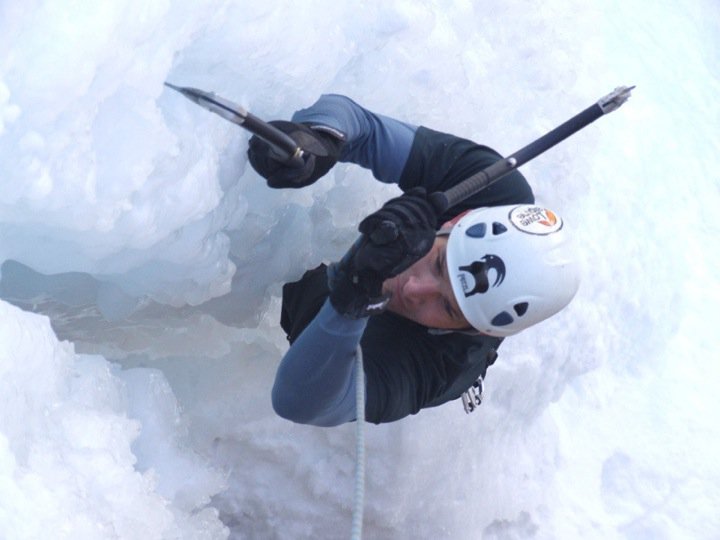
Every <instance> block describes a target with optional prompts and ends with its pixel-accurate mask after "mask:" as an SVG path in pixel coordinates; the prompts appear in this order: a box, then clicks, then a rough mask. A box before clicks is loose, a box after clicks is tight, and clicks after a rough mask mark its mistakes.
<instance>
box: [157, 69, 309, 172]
mask: <svg viewBox="0 0 720 540" xmlns="http://www.w3.org/2000/svg"><path fill="white" fill-rule="evenodd" d="M165 86H167V87H168V88H172V89H173V90H176V91H177V92H180V93H181V94H182V95H183V96H185V97H186V98H188V99H189V100H190V101H192V102H193V103H197V104H198V105H200V106H201V107H202V108H204V109H207V110H208V111H210V112H214V113H215V114H218V115H220V116H222V117H223V118H224V119H225V120H229V121H230V122H232V123H233V124H237V125H238V126H240V127H243V128H245V129H247V130H248V131H249V132H250V133H252V134H254V135H257V136H258V137H260V138H261V139H262V140H264V141H265V142H266V143H268V144H269V145H270V147H271V148H272V149H273V151H274V153H275V156H276V157H277V159H278V160H279V161H282V162H284V163H285V164H286V165H290V166H291V167H302V165H303V159H302V156H303V150H302V148H300V146H298V144H297V143H296V142H295V141H294V140H293V139H292V138H291V137H290V136H289V135H287V134H286V133H283V132H282V131H280V130H279V129H277V128H276V127H274V126H272V125H271V124H268V123H267V122H265V121H263V120H261V119H260V118H258V117H257V116H255V115H254V114H252V113H250V112H248V111H247V110H245V109H244V108H243V107H241V106H240V105H238V104H237V103H233V102H232V101H229V100H227V99H224V98H221V97H220V96H216V95H215V94H214V93H212V92H205V91H203V90H198V89H197V88H190V87H186V86H185V87H183V86H175V85H174V84H170V83H167V82H166V83H165Z"/></svg>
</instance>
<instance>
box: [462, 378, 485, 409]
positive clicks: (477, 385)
mask: <svg viewBox="0 0 720 540" xmlns="http://www.w3.org/2000/svg"><path fill="white" fill-rule="evenodd" d="M482 393H483V378H482V377H478V380H477V381H475V382H474V383H473V385H472V386H471V387H470V388H468V389H467V390H465V391H464V392H463V395H462V404H463V408H464V409H465V412H466V413H467V414H470V413H471V412H473V411H474V410H475V409H477V407H478V406H479V405H480V404H481V403H482Z"/></svg>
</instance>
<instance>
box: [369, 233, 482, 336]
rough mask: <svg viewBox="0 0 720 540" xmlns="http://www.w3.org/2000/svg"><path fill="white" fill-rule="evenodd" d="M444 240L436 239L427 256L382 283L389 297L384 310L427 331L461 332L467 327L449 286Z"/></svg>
mask: <svg viewBox="0 0 720 540" xmlns="http://www.w3.org/2000/svg"><path fill="white" fill-rule="evenodd" d="M446 248H447V236H436V237H435V243H434V244H433V247H432V249H430V252H429V253H428V254H427V255H425V256H424V257H423V258H422V259H420V260H419V261H417V262H416V263H415V264H413V265H412V266H411V267H410V268H408V269H407V270H405V271H404V272H403V273H402V274H398V275H397V276H395V277H394V278H390V279H388V280H385V282H384V283H383V292H384V293H391V294H392V296H391V298H390V303H389V304H388V307H387V309H388V310H389V311H392V312H393V313H395V314H397V315H400V316H402V317H405V318H406V319H410V320H411V321H415V322H417V323H419V324H422V325H423V326H427V327H429V328H442V329H449V330H450V329H452V330H460V329H465V328H469V327H470V323H468V322H467V320H466V319H465V317H463V315H462V312H461V311H460V308H459V307H458V303H457V301H456V300H455V295H454V294H453V291H452V286H451V285H450V278H449V277H448V274H447V264H446V262H445V251H446Z"/></svg>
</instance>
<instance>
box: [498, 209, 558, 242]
mask: <svg viewBox="0 0 720 540" xmlns="http://www.w3.org/2000/svg"><path fill="white" fill-rule="evenodd" d="M510 222H511V223H512V224H513V225H515V227H516V228H517V229H518V230H520V231H522V232H524V233H528V234H540V235H545V234H552V233H554V232H557V231H559V230H560V229H562V226H563V222H562V219H561V218H560V217H559V216H558V215H557V214H555V212H553V211H552V210H548V209H547V208H543V207H541V206H533V205H523V206H517V207H515V208H513V209H512V211H511V212H510Z"/></svg>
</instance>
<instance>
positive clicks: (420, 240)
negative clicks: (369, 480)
mask: <svg viewBox="0 0 720 540" xmlns="http://www.w3.org/2000/svg"><path fill="white" fill-rule="evenodd" d="M272 124H273V125H275V126H276V127H278V128H280V129H281V130H282V131H283V132H285V133H287V134H288V135H290V136H291V137H292V138H293V139H294V140H295V141H297V142H298V143H299V145H300V146H301V147H302V148H303V149H304V150H305V152H306V154H305V162H304V163H305V165H304V167H301V168H291V167H288V166H286V165H283V164H282V163H281V162H279V161H277V160H276V159H275V157H274V154H273V151H272V150H271V148H270V147H269V146H268V145H267V144H266V143H265V142H264V141H263V140H261V139H259V138H257V137H253V138H252V139H251V140H250V145H249V149H248V156H249V160H250V163H251V164H252V166H253V168H254V169H255V170H256V171H257V172H258V173H259V174H261V175H262V176H263V177H265V178H266V179H267V182H268V184H269V185H270V186H271V187H274V188H298V187H302V186H307V185H309V184H312V183H313V182H315V181H316V180H318V179H319V178H320V177H322V176H323V175H325V174H326V173H327V172H328V171H329V170H330V169H331V168H332V167H333V165H335V163H336V162H337V161H341V162H351V163H356V164H358V165H360V166H362V167H365V168H368V169H370V170H371V171H372V173H373V175H374V176H375V178H377V179H378V180H380V181H381V182H386V183H396V184H398V185H399V187H400V188H401V189H402V191H403V192H404V193H403V195H401V196H399V197H397V198H394V199H391V200H390V201H388V202H387V203H386V204H385V205H384V206H383V207H382V208H381V209H380V210H378V211H376V212H374V213H372V214H370V215H369V216H367V217H366V218H365V219H364V220H362V221H361V223H360V225H359V230H360V232H361V233H362V234H361V236H360V240H359V241H358V242H356V243H355V244H354V245H353V246H352V247H350V249H349V251H348V252H347V253H346V254H345V256H344V257H343V258H342V259H341V260H340V261H338V262H335V263H332V264H330V265H329V267H327V266H325V265H321V266H320V267H318V268H315V269H314V270H310V271H308V272H306V273H305V275H304V276H303V277H302V279H300V280H299V281H297V282H294V283H288V284H286V285H285V286H284V287H283V305H282V314H281V325H282V327H283V329H284V330H285V332H286V333H287V335H288V339H289V341H290V343H291V345H290V348H289V350H288V351H287V353H286V354H285V356H284V358H283V359H282V362H281V363H280V366H279V368H278V370H277V374H276V378H275V384H274V387H273V390H272V401H273V407H274V409H275V411H276V412H277V413H278V414H279V415H280V416H282V417H284V418H287V419H289V420H292V421H294V422H300V423H305V424H313V425H317V426H335V425H339V424H342V423H345V422H351V421H354V420H355V419H356V410H355V407H356V405H355V396H354V388H355V378H356V376H357V373H356V369H357V368H356V367H357V363H356V362H355V351H356V348H357V345H358V343H360V345H361V349H362V353H363V358H364V371H365V377H366V400H365V402H366V407H365V417H366V419H367V420H368V421H371V422H374V423H382V422H392V421H395V420H398V419H400V418H403V417H405V416H407V415H410V414H415V413H417V412H418V411H420V410H421V409H423V408H427V407H434V406H437V405H441V404H443V403H445V402H447V401H450V400H455V399H458V398H460V397H463V401H464V403H465V405H466V409H468V410H470V409H472V408H473V407H474V405H475V403H474V400H476V399H478V396H477V394H478V393H479V392H480V391H481V387H482V385H481V383H482V379H483V378H484V377H485V374H486V371H487V369H488V367H489V366H490V365H491V364H492V363H493V362H494V361H495V359H496V357H497V350H498V348H499V346H500V344H501V343H502V341H503V339H504V338H505V337H507V336H510V335H513V334H516V333H518V332H520V331H522V330H523V329H525V328H528V327H529V326H531V325H534V324H536V323H538V322H540V321H542V320H544V319H546V318H548V317H550V316H551V315H553V314H555V313H556V312H558V311H559V310H561V309H562V308H563V307H565V306H566V305H567V304H568V303H569V302H570V300H571V299H572V297H573V296H574V294H575V292H576V290H577V286H578V269H577V264H576V262H575V261H574V259H573V255H572V250H571V246H570V241H569V239H568V236H567V232H566V230H565V228H563V222H562V219H561V218H560V217H559V216H558V215H557V214H555V213H553V212H552V211H551V210H549V209H546V208H544V207H543V206H539V205H536V204H535V203H534V202H535V201H534V196H533V192H532V190H531V188H530V186H529V185H528V183H527V181H526V180H525V178H524V177H523V175H522V174H520V173H519V172H518V171H513V172H512V173H510V174H508V175H507V176H506V177H505V178H503V179H502V180H500V181H498V182H496V183H494V184H492V185H491V186H490V187H488V188H486V189H484V190H482V191H480V192H478V193H477V194H475V195H473V196H471V197H469V198H467V199H466V200H464V201H463V202H462V203H460V204H459V205H457V206H455V207H452V208H450V209H448V210H447V211H446V212H444V213H443V214H442V215H438V212H437V211H436V210H435V206H434V205H433V204H431V199H430V198H429V197H430V196H429V194H432V193H434V192H436V191H443V190H447V189H448V188H450V187H452V186H453V185H455V184H457V183H459V182H460V181H462V180H463V179H465V178H467V177H469V176H470V175H472V174H474V173H476V172H478V171H480V170H482V169H484V168H486V167H488V166H489V165H490V164H492V163H493V162H495V161H497V160H499V159H501V158H502V157H501V156H500V154H498V153H497V152H495V151H494V150H492V149H490V148H488V147H486V146H482V145H479V144H476V143H474V142H471V141H469V140H466V139H463V138H460V137H456V136H453V135H449V134H445V133H440V132H438V131H434V130H432V129H428V128H426V127H417V126H414V125H410V124H407V123H404V122H401V121H398V120H395V119H392V118H389V117H387V116H383V115H379V114H375V113H373V112H371V111H368V110H367V109H365V108H363V107H361V106H360V105H358V104H357V103H355V102H354V101H352V100H351V99H349V98H347V97H344V96H339V95H324V96H322V97H321V98H320V99H319V100H318V101H317V102H316V103H315V104H314V105H312V106H311V107H309V108H307V109H303V110H300V111H298V112H296V113H295V114H294V115H293V117H292V122H284V121H279V122H272Z"/></svg>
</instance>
